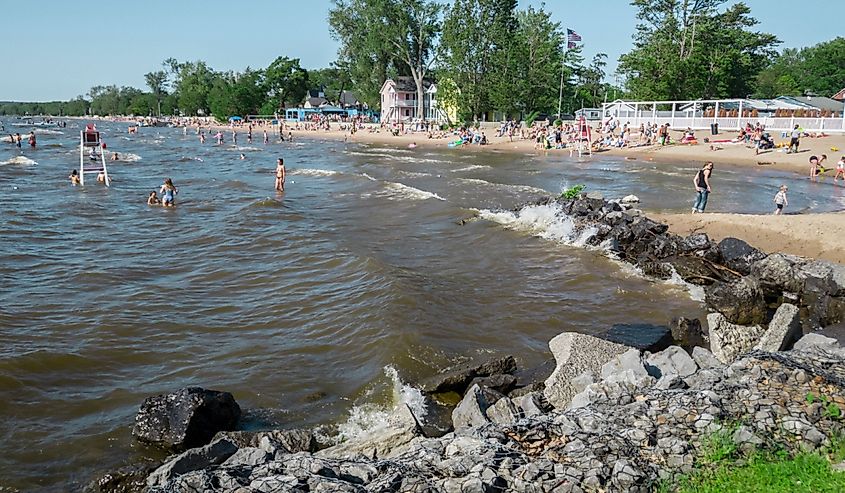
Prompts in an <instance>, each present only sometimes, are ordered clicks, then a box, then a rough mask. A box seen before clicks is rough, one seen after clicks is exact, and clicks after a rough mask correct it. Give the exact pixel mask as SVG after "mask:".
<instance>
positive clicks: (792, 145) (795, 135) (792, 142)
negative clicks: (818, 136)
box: [786, 125, 801, 153]
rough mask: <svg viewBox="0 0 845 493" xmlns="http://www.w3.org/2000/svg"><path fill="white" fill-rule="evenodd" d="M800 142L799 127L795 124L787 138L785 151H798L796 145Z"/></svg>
mask: <svg viewBox="0 0 845 493" xmlns="http://www.w3.org/2000/svg"><path fill="white" fill-rule="evenodd" d="M800 144H801V130H800V129H799V127H798V125H795V128H793V129H792V133H791V134H790V139H789V149H787V150H786V152H788V153H789V152H798V146H799V145H800Z"/></svg>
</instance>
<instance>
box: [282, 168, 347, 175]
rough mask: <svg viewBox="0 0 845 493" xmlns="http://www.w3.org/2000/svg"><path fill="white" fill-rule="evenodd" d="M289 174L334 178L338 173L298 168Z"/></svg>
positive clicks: (327, 170) (328, 170)
mask: <svg viewBox="0 0 845 493" xmlns="http://www.w3.org/2000/svg"><path fill="white" fill-rule="evenodd" d="M289 174H291V175H302V176H334V175H337V174H338V172H337V171H332V170H330V169H314V168H299V169H292V170H290V171H289Z"/></svg>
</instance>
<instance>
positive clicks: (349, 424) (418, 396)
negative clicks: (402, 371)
mask: <svg viewBox="0 0 845 493" xmlns="http://www.w3.org/2000/svg"><path fill="white" fill-rule="evenodd" d="M384 374H385V376H386V377H387V378H388V380H389V382H388V385H390V386H391V389H390V397H389V402H388V403H387V404H377V403H372V402H368V403H364V404H360V405H356V406H353V407H352V409H350V410H349V416H348V417H347V419H346V421H344V422H342V423H340V424H339V425H338V426H337V430H336V434H335V435H334V436H331V437H328V438H329V440H330V441H331V442H333V443H340V442H345V441H347V440H351V439H353V438H358V437H362V436H366V435H370V434H373V433H375V432H377V431H378V430H379V429H381V428H383V427H384V426H386V424H387V423H388V419H387V418H388V416H390V414H391V413H392V412H393V411H394V410H396V408H398V407H399V406H401V405H407V406H408V407H409V408H410V409H411V412H413V413H414V416H416V417H417V418H418V419H419V418H422V417H424V416H425V415H426V414H428V409H426V406H425V397H424V396H423V394H422V392H421V391H420V390H419V389H416V388H414V387H411V386H410V385H408V384H406V383H404V382H402V379H401V378H399V373H398V372H397V371H396V369H395V368H393V367H392V366H385V367H384Z"/></svg>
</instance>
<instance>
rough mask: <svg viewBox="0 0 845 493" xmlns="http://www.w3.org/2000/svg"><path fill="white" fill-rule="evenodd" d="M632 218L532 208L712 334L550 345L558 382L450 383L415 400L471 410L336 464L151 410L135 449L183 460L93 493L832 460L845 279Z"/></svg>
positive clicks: (292, 442) (623, 330)
mask: <svg viewBox="0 0 845 493" xmlns="http://www.w3.org/2000/svg"><path fill="white" fill-rule="evenodd" d="M636 202H637V201H636V200H635V198H632V197H626V199H623V200H621V201H606V200H604V199H603V198H601V197H599V196H596V195H592V194H589V195H587V196H582V197H580V198H577V199H557V200H556V199H552V198H547V199H543V200H541V201H538V202H536V203H533V204H528V205H526V206H525V207H551V208H554V210H555V212H556V213H558V214H561V215H565V216H566V217H568V218H571V220H572V221H573V224H574V229H575V234H576V235H577V236H579V237H580V238H582V239H583V241H586V243H587V244H588V245H591V246H594V247H597V248H601V249H602V250H604V251H606V252H608V254H609V255H612V256H615V257H616V258H618V259H620V260H622V261H624V262H628V263H630V264H632V265H635V266H636V267H637V268H639V269H641V270H642V271H643V272H644V273H645V274H646V275H649V276H653V277H656V278H659V279H669V278H673V277H679V278H680V279H682V280H684V281H685V282H687V283H690V284H693V285H698V286H702V287H703V289H704V293H705V297H704V301H705V304H706V306H707V308H708V311H709V312H711V313H710V314H709V315H708V317H707V327H708V328H709V330H708V331H707V332H706V333H705V332H704V331H703V330H701V324H700V323H699V322H698V321H696V320H684V319H681V321H680V322H679V323H678V324H676V325H675V326H673V327H672V328H668V327H666V328H662V329H661V328H656V330H655V328H654V327H651V328H643V327H637V326H627V327H618V328H615V329H617V330H615V331H611V332H609V336H607V337H604V338H601V339H599V338H596V337H593V336H588V335H584V334H577V333H563V334H560V335H558V336H557V337H555V338H554V339H552V341H550V343H549V347H550V349H551V352H552V354H553V355H554V358H555V365H554V367H553V368H554V369H553V371H552V372H551V374H550V375H549V374H548V372H547V373H546V374H545V375H543V376H542V377H541V378H538V379H536V380H535V381H525V380H524V378H520V373H519V372H518V369H517V368H516V362H515V360H514V359H513V358H512V357H504V358H499V359H495V360H492V361H489V362H484V363H481V364H476V365H465V366H462V367H459V368H454V369H451V370H450V371H447V372H444V373H442V374H440V375H437V376H435V377H433V378H431V379H429V380H427V381H425V382H420V383H419V387H420V388H422V389H423V390H424V391H425V393H426V394H427V396H429V398H430V399H431V402H432V405H436V404H434V403H435V402H437V401H438V396H439V395H442V394H445V393H452V394H453V395H455V394H456V396H457V397H458V398H460V402H459V403H458V405H457V406H455V407H454V409H452V410H451V420H450V422H449V423H446V424H442V423H440V424H438V423H434V422H432V421H431V418H427V417H421V416H415V415H414V413H413V412H412V410H411V409H410V408H408V407H407V406H405V405H400V406H399V407H398V408H397V409H396V410H395V411H394V413H393V414H392V415H391V416H390V418H389V419H388V420H387V422H385V423H383V424H382V426H380V427H379V428H378V429H375V430H372V431H371V433H370V434H368V435H367V436H364V437H359V438H356V439H352V440H349V441H347V442H344V443H341V444H338V445H334V446H331V447H321V446H320V445H319V444H318V443H317V441H316V440H315V437H314V434H313V433H312V432H311V431H308V430H285V431H281V430H279V431H267V432H243V431H233V430H235V429H236V428H237V421H238V418H239V416H240V412H241V411H240V408H239V407H238V405H237V403H236V402H235V401H234V399H233V398H232V396H231V394H228V393H225V392H215V391H208V390H204V389H183V390H181V391H179V392H177V393H174V394H169V395H166V396H156V397H151V398H149V399H147V400H146V401H145V402H144V404H143V405H142V406H141V410H140V411H139V413H138V415H137V417H136V426H135V428H134V430H133V434H134V435H135V437H136V438H137V439H139V440H141V441H143V442H145V443H148V444H152V445H155V446H158V447H162V448H164V449H167V450H170V451H171V452H174V453H175V454H176V455H173V456H171V457H170V458H168V460H167V461H166V462H165V463H164V464H162V465H156V466H157V467H156V466H154V465H148V466H143V467H138V468H127V469H124V470H121V471H117V472H114V473H111V474H109V475H106V476H104V477H103V478H101V479H100V480H98V481H96V482H94V483H92V484H91V485H90V486H89V488H88V489H89V490H90V491H102V492H106V491H111V492H118V491H120V492H129V491H150V492H177V491H178V492H182V491H191V492H192V491H237V492H243V493H246V492H270V491H273V492H275V491H291V492H294V491H296V492H300V491H302V492H305V491H350V492H353V491H354V492H363V491H379V492H388V491H411V492H415V491H419V492H423V491H426V492H428V491H443V492H470V491H472V492H475V491H478V492H492V491H525V492H543V491H556V492H580V491H623V492H641V491H643V492H644V491H651V490H652V489H653V488H654V487H656V485H657V484H659V482H661V481H664V480H671V479H672V478H673V477H675V476H676V475H678V474H684V473H687V472H690V471H691V470H692V468H693V466H694V465H695V463H696V458H697V457H698V455H699V452H700V448H701V446H702V442H703V440H706V437H708V436H710V435H712V434H714V433H723V434H729V435H730V437H731V439H732V440H733V441H734V442H735V443H736V444H737V445H738V446H739V447H740V448H743V449H755V448H764V449H773V448H775V447H778V448H781V449H783V450H788V451H798V450H807V449H809V450H816V449H820V448H823V447H825V446H828V445H830V440H831V439H832V438H834V437H836V436H839V435H841V434H842V433H843V431H845V426H843V425H845V421H843V419H842V415H843V414H845V413H842V412H841V411H845V365H843V363H845V349H843V348H842V347H840V346H839V343H838V342H837V341H836V340H835V339H832V338H828V337H825V336H822V335H819V334H817V333H815V332H816V331H817V330H818V329H820V328H823V327H827V326H831V325H834V324H839V323H841V322H842V321H843V320H845V268H844V267H843V266H839V265H835V264H829V263H826V262H821V261H813V260H808V259H803V258H799V257H794V256H788V255H781V254H773V255H765V254H763V253H762V252H760V251H758V250H756V249H754V248H752V247H750V246H749V245H747V244H746V243H744V242H742V241H740V240H736V239H732V238H728V239H725V240H722V241H721V242H719V243H715V242H712V241H710V239H709V238H707V236H706V235H705V234H703V233H698V234H693V235H690V236H687V237H679V236H676V235H672V234H669V233H668V232H667V229H668V228H667V227H666V225H663V224H660V223H657V222H655V221H652V220H650V219H648V218H647V217H645V216H644V215H643V213H642V212H641V211H639V210H637V209H635V208H634V207H635V204H636ZM521 210H522V209H520V210H517V211H515V213H516V214H519V213H520V211H521ZM643 334H648V335H647V337H646V338H645V339H644V340H643V339H641V340H640V342H643V344H636V343H634V342H631V341H634V340H636V339H637V337H638V336H641V335H643ZM632 336H633V337H632ZM672 336H674V337H672ZM673 339H674V342H673ZM675 344H677V345H675ZM708 346H709V347H708ZM549 369H551V367H550V368H549ZM515 375H516V376H515ZM808 396H813V398H808ZM834 407H835V408H836V409H837V410H840V412H834V411H833V408H834ZM430 414H436V413H430ZM192 447H193V448H192Z"/></svg>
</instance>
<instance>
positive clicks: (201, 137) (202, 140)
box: [200, 132, 205, 144]
mask: <svg viewBox="0 0 845 493" xmlns="http://www.w3.org/2000/svg"><path fill="white" fill-rule="evenodd" d="M200 144H205V132H201V133H200Z"/></svg>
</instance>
